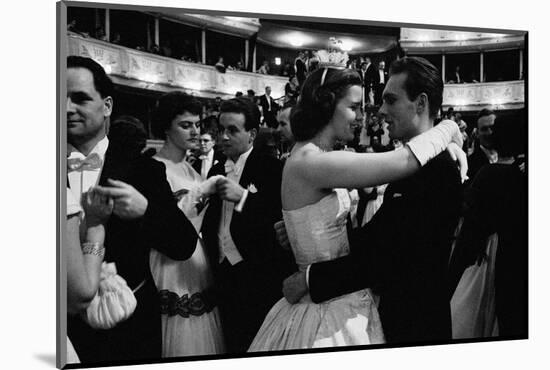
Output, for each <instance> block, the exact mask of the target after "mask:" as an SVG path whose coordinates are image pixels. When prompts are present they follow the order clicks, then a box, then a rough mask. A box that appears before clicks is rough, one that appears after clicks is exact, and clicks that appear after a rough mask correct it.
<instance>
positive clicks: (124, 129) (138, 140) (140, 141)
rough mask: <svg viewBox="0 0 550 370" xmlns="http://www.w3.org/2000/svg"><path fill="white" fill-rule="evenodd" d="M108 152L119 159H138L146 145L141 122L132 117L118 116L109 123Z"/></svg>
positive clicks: (143, 127)
mask: <svg viewBox="0 0 550 370" xmlns="http://www.w3.org/2000/svg"><path fill="white" fill-rule="evenodd" d="M108 137H109V150H110V152H111V154H112V155H113V156H114V157H116V158H119V159H124V158H126V159H131V158H136V157H138V156H139V155H140V154H141V152H142V151H143V148H145V145H146V144H147V132H146V131H145V126H144V125H143V123H141V121H140V120H139V119H137V118H135V117H132V116H127V115H124V116H120V117H117V118H116V119H115V120H114V121H113V122H111V127H110V129H109V135H108Z"/></svg>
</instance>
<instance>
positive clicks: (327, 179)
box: [249, 57, 467, 352]
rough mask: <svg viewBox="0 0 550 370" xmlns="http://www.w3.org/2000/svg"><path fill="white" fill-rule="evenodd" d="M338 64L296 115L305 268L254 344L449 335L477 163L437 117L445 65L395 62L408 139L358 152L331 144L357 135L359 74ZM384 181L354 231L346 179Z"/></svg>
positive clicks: (394, 121)
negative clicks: (377, 205) (453, 278)
mask: <svg viewBox="0 0 550 370" xmlns="http://www.w3.org/2000/svg"><path fill="white" fill-rule="evenodd" d="M335 67H336V68H335ZM337 67H338V66H335V65H334V63H329V64H328V65H327V64H323V60H321V63H320V68H319V69H318V70H316V71H315V72H313V73H312V74H311V75H309V76H308V78H307V79H306V81H305V82H304V85H303V88H302V92H301V96H300V100H299V102H298V104H297V106H296V107H295V108H294V109H293V111H292V113H291V127H292V132H293V134H294V136H295V138H296V145H295V146H294V147H293V149H292V152H291V155H290V157H289V159H288V160H287V162H286V164H285V167H284V171H283V178H282V188H281V195H282V207H283V219H284V226H285V228H286V234H287V236H288V240H289V242H290V245H291V248H292V250H293V253H294V256H295V259H296V262H297V264H298V268H299V271H298V272H297V273H295V274H294V275H292V276H290V277H289V278H287V280H285V282H284V286H283V292H284V294H285V298H283V299H281V300H279V301H278V302H277V303H276V304H275V305H274V306H273V308H272V309H271V311H270V312H269V313H268V315H267V317H266V318H265V320H264V323H263V325H262V327H261V328H260V330H259V332H258V334H257V335H256V337H255V339H254V341H253V343H252V345H251V347H250V349H249V351H253V352H255V351H272V350H284V349H301V348H314V347H333V346H348V345H362V344H378V343H392V344H405V343H411V342H416V343H419V342H424V343H426V342H431V341H438V340H449V339H451V316H450V307H449V299H448V296H447V289H446V277H447V262H448V258H449V254H450V248H451V242H452V236H453V231H454V230H455V227H456V225H457V222H458V217H459V213H460V204H461V194H462V192H461V176H462V177H465V173H466V172H465V171H466V169H467V165H466V156H465V154H464V152H462V150H461V149H460V147H461V144H462V143H461V138H460V133H459V129H458V126H457V125H456V123H454V122H452V121H443V122H441V123H440V124H438V125H437V126H435V127H434V120H435V118H436V115H437V112H438V111H439V109H440V106H441V104H442V98H443V81H442V80H441V75H440V73H439V71H438V70H437V69H436V68H435V67H434V66H433V65H431V64H430V63H429V62H428V61H426V60H425V59H423V58H414V57H405V58H402V59H399V60H397V61H395V62H394V63H393V64H392V66H391V69H390V78H389V80H388V83H387V85H386V87H385V89H384V93H383V105H382V106H381V108H380V113H382V114H383V115H384V116H385V119H386V122H388V130H389V134H390V137H391V138H392V139H400V140H402V141H403V142H405V143H406V145H405V146H404V147H403V148H401V149H398V150H395V151H392V152H386V153H352V152H348V151H333V150H332V149H333V145H334V143H335V142H337V141H340V140H343V141H348V140H351V139H353V126H354V124H355V122H356V120H358V119H360V118H361V114H362V107H361V93H362V92H361V78H360V76H359V74H358V73H357V72H356V71H354V70H351V69H345V68H337ZM446 149H447V150H446ZM457 160H458V162H460V166H457V164H456V162H457ZM385 183H390V184H389V186H388V188H387V190H386V193H385V198H384V203H383V205H382V207H381V209H380V210H379V211H378V213H377V214H376V215H375V216H374V218H373V219H372V220H371V222H369V223H368V224H366V225H365V226H364V227H363V228H361V229H356V230H353V231H350V232H348V231H347V222H348V221H347V220H348V214H349V211H350V198H349V194H348V189H354V188H363V187H369V186H377V185H381V184H385ZM376 296H378V297H379V303H378V299H376Z"/></svg>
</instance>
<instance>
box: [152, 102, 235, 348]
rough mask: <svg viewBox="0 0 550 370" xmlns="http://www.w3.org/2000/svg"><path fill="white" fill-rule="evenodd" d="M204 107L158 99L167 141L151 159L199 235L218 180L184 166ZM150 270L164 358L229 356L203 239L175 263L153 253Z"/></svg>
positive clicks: (159, 122) (195, 144) (158, 118)
mask: <svg viewBox="0 0 550 370" xmlns="http://www.w3.org/2000/svg"><path fill="white" fill-rule="evenodd" d="M201 111H202V106H201V104H200V102H198V101H197V100H196V99H194V98H193V97H191V96H190V95H187V94H184V93H181V92H174V93H168V94H166V95H164V96H162V97H161V98H160V99H159V102H158V107H157V111H156V122H155V123H156V128H155V129H156V130H158V134H159V136H160V135H162V136H165V138H166V140H165V143H164V146H163V147H162V148H161V149H160V151H159V153H158V154H157V155H155V156H154V157H153V158H155V159H156V160H158V161H160V162H162V163H164V164H165V166H166V177H167V179H168V183H169V184H170V187H171V188H172V191H173V193H174V196H175V197H176V199H177V202H178V206H179V208H180V209H181V210H182V211H183V212H184V213H185V215H186V216H187V218H189V220H190V221H191V223H192V224H193V226H194V227H195V229H196V230H197V233H198V232H200V228H201V225H202V221H203V217H204V213H205V209H206V207H207V203H208V195H209V194H210V193H211V192H213V189H215V186H214V184H215V180H216V179H215V178H212V179H210V180H207V181H204V180H203V179H202V178H201V176H200V175H199V174H198V173H197V172H196V171H195V170H194V169H193V167H192V166H191V165H190V164H189V163H187V162H186V161H185V155H186V153H187V151H188V150H190V149H198V145H199V135H200V128H199V124H200V113H201ZM150 266H151V272H152V275H153V278H154V280H155V284H156V285H157V288H158V290H159V294H160V299H161V314H162V315H161V317H162V337H163V341H162V356H163V357H175V356H190V355H210V354H220V353H224V352H225V345H224V340H223V334H222V328H221V322H220V315H219V312H218V308H217V307H214V306H213V304H212V302H210V301H209V299H208V294H207V291H208V289H209V288H211V287H212V284H213V283H214V282H213V277H212V273H211V270H210V266H209V264H208V260H207V257H206V254H205V251H204V247H203V242H202V239H201V238H200V237H199V239H198V241H197V247H196V249H195V253H194V254H193V255H192V256H191V258H189V259H188V260H186V261H175V260H173V259H170V258H169V257H167V256H165V255H164V254H162V253H160V252H158V251H156V250H155V249H151V255H150Z"/></svg>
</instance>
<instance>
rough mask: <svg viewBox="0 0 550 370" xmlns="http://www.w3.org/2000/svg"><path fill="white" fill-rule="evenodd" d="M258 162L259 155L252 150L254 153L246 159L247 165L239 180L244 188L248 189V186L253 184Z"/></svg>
mask: <svg viewBox="0 0 550 370" xmlns="http://www.w3.org/2000/svg"><path fill="white" fill-rule="evenodd" d="M256 161H257V155H256V150H255V149H252V152H250V155H249V156H248V158H247V159H246V163H245V164H244V168H243V173H242V175H241V178H240V179H239V185H241V186H242V187H243V188H245V189H246V188H247V187H248V185H249V184H250V182H251V179H252V177H253V176H254V173H255V170H254V168H255V165H256Z"/></svg>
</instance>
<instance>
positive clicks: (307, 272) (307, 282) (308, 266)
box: [306, 265, 311, 290]
mask: <svg viewBox="0 0 550 370" xmlns="http://www.w3.org/2000/svg"><path fill="white" fill-rule="evenodd" d="M310 268H311V265H307V267H306V286H307V290H309V269H310Z"/></svg>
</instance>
